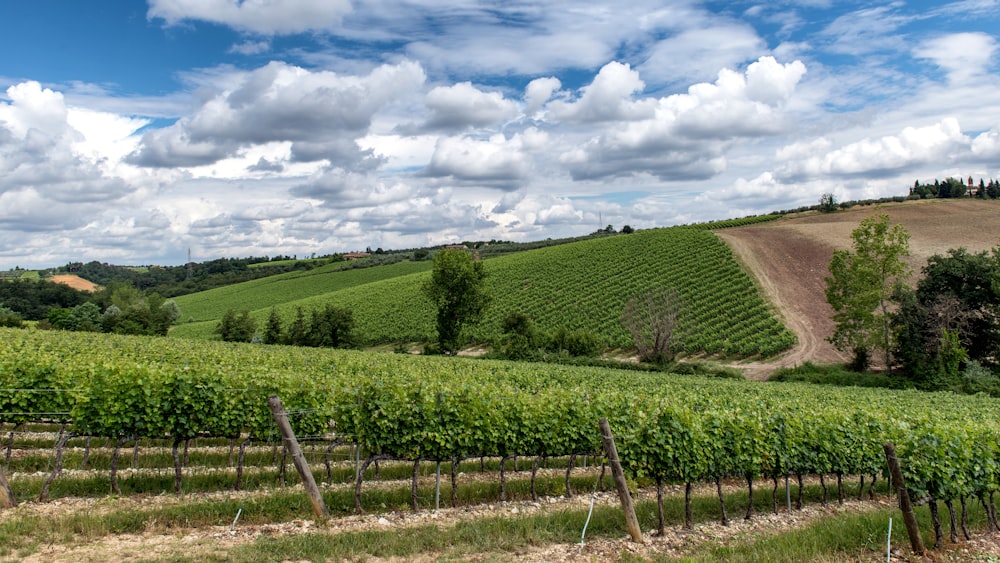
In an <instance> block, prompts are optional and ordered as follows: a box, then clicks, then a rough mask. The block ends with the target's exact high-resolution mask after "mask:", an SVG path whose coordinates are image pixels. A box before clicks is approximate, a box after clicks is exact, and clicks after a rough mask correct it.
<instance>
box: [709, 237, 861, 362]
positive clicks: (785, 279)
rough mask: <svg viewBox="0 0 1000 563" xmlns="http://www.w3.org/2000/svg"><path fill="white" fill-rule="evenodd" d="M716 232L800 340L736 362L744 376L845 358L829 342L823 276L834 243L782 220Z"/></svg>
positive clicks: (830, 329) (829, 311)
mask: <svg viewBox="0 0 1000 563" xmlns="http://www.w3.org/2000/svg"><path fill="white" fill-rule="evenodd" d="M718 235H719V236H720V237H721V238H722V239H723V240H724V241H726V243H728V244H729V246H730V247H731V248H732V249H733V253H734V254H735V255H736V257H737V258H738V259H739V260H740V261H741V262H742V263H743V264H744V265H745V266H746V268H747V269H748V270H749V271H750V272H751V273H752V274H753V276H754V277H755V278H756V279H757V283H758V284H760V286H761V288H762V289H763V290H764V293H765V294H766V295H767V296H768V298H769V299H770V301H771V303H773V304H774V306H775V307H776V308H777V310H778V314H779V315H780V316H781V318H782V320H783V321H784V322H785V325H786V326H787V327H788V328H789V330H791V331H792V332H794V333H795V336H796V338H797V339H798V343H797V344H796V345H795V347H793V348H792V349H791V350H790V351H788V352H786V353H785V354H783V355H781V356H780V357H778V358H775V359H773V360H771V361H767V362H745V363H741V364H737V367H739V368H741V369H743V370H744V373H745V374H746V376H747V378H748V379H755V380H764V379H767V378H768V377H769V376H770V375H771V373H773V372H774V370H775V369H777V368H779V367H789V366H795V365H798V364H801V363H803V362H806V361H813V362H817V363H833V362H841V361H844V360H846V359H847V358H846V357H845V356H844V355H843V354H841V353H840V352H838V351H837V350H836V349H834V348H833V346H832V345H831V344H830V343H829V342H827V340H826V339H827V337H829V336H830V335H831V334H833V321H832V320H831V317H832V315H833V310H832V309H830V306H829V305H828V304H827V303H826V299H825V294H824V291H825V285H824V282H823V276H824V275H825V273H826V269H827V265H828V264H829V262H830V257H831V256H833V250H834V249H833V247H832V246H830V245H827V244H823V243H822V242H818V241H815V240H813V239H811V238H808V237H804V236H802V235H801V234H800V233H798V232H797V231H795V230H794V229H790V228H788V227H786V226H784V225H782V224H778V223H776V224H771V225H766V226H760V227H756V228H741V229H729V230H726V231H720V232H719V233H718Z"/></svg>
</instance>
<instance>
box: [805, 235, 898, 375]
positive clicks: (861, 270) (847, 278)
mask: <svg viewBox="0 0 1000 563" xmlns="http://www.w3.org/2000/svg"><path fill="white" fill-rule="evenodd" d="M851 239H852V240H853V252H850V251H846V250H838V251H835V252H834V253H833V258H832V259H831V260H830V277H828V278H825V280H826V298H827V302H829V303H830V306H831V307H833V310H834V316H833V320H834V322H835V323H836V328H835V329H834V333H833V336H832V337H831V338H830V342H831V343H833V345H834V346H835V347H836V348H837V349H838V350H841V351H850V352H853V353H854V355H855V367H857V368H864V367H866V365H864V364H866V363H867V362H863V361H860V360H862V359H866V358H867V353H868V351H869V350H871V349H873V348H874V349H881V350H883V352H884V354H885V364H886V366H888V367H889V368H890V369H891V366H892V362H891V360H890V355H889V354H890V350H891V349H892V346H893V343H892V338H891V332H890V326H889V323H890V319H889V311H888V308H889V303H890V299H891V297H892V295H893V292H894V290H895V288H896V286H898V285H900V284H901V283H902V280H903V279H904V278H906V276H907V275H908V274H909V267H908V266H907V265H906V262H904V261H903V257H904V256H908V255H909V240H910V235H909V233H907V232H906V229H904V228H903V226H902V225H898V224H897V225H895V226H893V227H890V226H889V216H888V215H878V216H872V217H868V218H866V219H864V220H862V221H861V224H860V225H858V227H857V228H856V229H854V230H853V231H852V232H851Z"/></svg>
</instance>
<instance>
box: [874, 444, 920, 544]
mask: <svg viewBox="0 0 1000 563" xmlns="http://www.w3.org/2000/svg"><path fill="white" fill-rule="evenodd" d="M882 449H884V450H885V460H886V461H887V462H889V474H890V475H892V484H893V486H894V487H896V492H897V493H898V494H897V496H898V497H899V509H900V510H902V511H903V522H904V523H905V524H906V532H907V534H909V536H910V546H911V547H912V548H913V553H915V554H917V555H923V554H924V540H923V539H922V538H921V537H920V527H919V526H918V525H917V515H916V514H915V513H914V512H913V503H912V502H910V493H908V492H907V491H906V483H905V482H904V481H903V471H902V469H900V468H899V459H898V458H897V457H896V446H895V445H893V444H892V443H891V442H886V443H885V444H882Z"/></svg>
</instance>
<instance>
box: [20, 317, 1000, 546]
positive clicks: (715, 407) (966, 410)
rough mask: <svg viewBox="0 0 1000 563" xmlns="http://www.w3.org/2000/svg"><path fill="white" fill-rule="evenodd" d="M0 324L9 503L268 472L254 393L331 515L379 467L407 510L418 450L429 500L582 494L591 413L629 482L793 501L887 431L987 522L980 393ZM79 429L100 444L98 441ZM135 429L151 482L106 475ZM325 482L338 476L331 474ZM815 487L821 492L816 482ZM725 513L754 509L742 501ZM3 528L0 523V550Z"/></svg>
mask: <svg viewBox="0 0 1000 563" xmlns="http://www.w3.org/2000/svg"><path fill="white" fill-rule="evenodd" d="M0 338H2V340H3V342H4V344H5V345H4V347H3V349H2V350H0V389H2V390H3V392H2V393H0V423H2V424H3V429H4V430H6V431H8V432H9V433H10V434H9V437H8V439H7V443H6V444H5V445H6V452H7V455H6V459H5V462H6V463H8V464H9V465H10V469H11V473H10V481H11V487H12V488H13V490H14V492H15V495H16V496H20V497H22V498H23V497H25V495H31V496H36V495H37V496H40V497H42V498H45V497H49V498H56V497H60V496H64V495H66V496H72V495H73V494H74V493H73V491H74V490H75V489H77V488H80V487H84V488H87V487H89V489H88V490H90V491H91V493H89V494H95V493H94V492H93V491H94V490H95V489H96V490H99V491H103V494H106V493H107V492H108V491H110V490H115V491H123V494H128V493H129V492H132V493H133V494H134V493H136V492H165V491H169V490H174V491H179V492H184V491H191V490H204V489H209V490H211V489H213V488H217V489H218V488H221V489H223V490H225V489H232V488H236V489H239V488H245V487H260V486H267V485H266V484H265V485H262V484H261V481H260V479H261V473H260V471H259V470H255V469H254V464H257V465H258V466H259V465H261V464H263V463H264V461H262V460H263V459H266V458H267V457H268V456H270V458H271V459H272V460H277V459H278V458H279V457H281V456H279V455H278V453H277V450H276V449H275V448H274V444H275V443H276V441H277V432H276V429H275V426H274V423H273V418H272V417H271V413H270V411H269V409H268V406H267V397H269V396H271V395H278V396H280V397H281V399H282V400H283V401H284V405H285V409H286V410H287V412H288V413H289V418H290V421H291V423H292V426H293V428H294V430H295V432H296V434H297V435H298V436H299V438H300V440H303V441H304V442H306V443H308V444H311V446H310V448H311V451H312V457H311V459H312V462H313V466H312V471H313V472H314V473H315V474H316V480H317V481H319V482H323V483H327V490H326V491H325V496H326V497H328V499H329V500H328V502H329V503H331V504H332V505H334V506H337V507H340V508H339V510H340V511H342V512H349V511H364V510H372V509H373V508H374V509H376V510H377V509H378V507H380V506H382V507H384V506H398V505H399V504H400V503H401V501H400V498H399V497H396V499H395V500H386V497H385V494H386V493H385V491H384V490H383V489H381V488H378V487H376V488H371V486H370V483H369V487H368V488H366V487H365V484H366V483H368V482H369V480H370V476H371V475H372V468H373V467H376V466H377V465H378V464H379V463H381V464H385V471H395V472H397V474H400V473H402V474H404V475H405V474H406V473H410V474H411V476H412V491H411V495H412V496H410V500H411V501H412V505H413V507H414V508H416V507H418V501H417V499H418V497H420V496H423V498H424V499H426V498H427V496H426V495H427V493H426V488H425V489H423V491H424V492H422V493H418V489H419V487H418V481H419V477H420V476H421V475H424V474H425V473H423V472H426V468H427V466H428V465H430V466H432V467H436V468H437V470H438V471H440V470H441V468H442V467H443V468H444V472H445V476H444V477H443V478H442V480H443V481H445V482H446V484H445V486H444V488H443V490H444V493H443V495H444V496H443V498H444V500H440V499H439V500H436V501H435V503H444V504H448V503H449V502H450V503H462V502H473V500H472V496H475V495H474V494H473V493H470V492H468V491H469V489H468V486H469V483H463V482H462V480H463V479H468V478H469V477H468V475H470V474H472V473H473V472H474V469H473V468H481V469H485V468H486V467H487V460H488V462H489V467H490V468H493V470H495V469H496V468H500V474H499V480H498V482H494V481H491V486H490V488H489V490H488V492H487V493H482V492H480V493H476V494H479V495H480V496H481V495H483V494H485V495H487V496H488V497H492V498H480V500H478V501H477V502H497V501H502V500H505V499H510V498H525V497H527V498H531V499H537V498H539V497H540V496H544V495H548V494H552V492H553V491H558V493H557V494H570V493H572V491H573V490H574V489H575V490H577V491H580V490H587V489H593V488H595V487H597V486H598V482H599V481H602V479H601V475H600V474H599V473H597V472H596V471H597V470H596V467H597V466H600V464H601V463H602V462H601V461H597V460H601V459H602V457H601V444H600V436H599V434H598V433H597V432H596V421H597V420H598V419H600V418H607V419H609V421H610V423H611V426H612V428H614V429H615V432H616V440H617V442H618V451H619V455H620V456H621V459H622V460H623V464H624V465H625V468H626V471H627V473H628V474H629V475H630V476H631V478H633V479H636V480H639V482H647V483H654V484H657V485H659V486H661V487H662V485H663V484H688V483H712V482H715V483H719V482H720V480H733V479H737V480H739V481H740V482H743V483H745V484H746V486H747V488H748V490H749V491H753V487H754V484H755V483H757V484H758V485H759V483H760V482H761V481H766V482H768V483H772V482H773V484H774V489H773V491H772V493H771V495H775V494H776V491H777V488H778V487H777V485H778V480H779V479H784V478H785V477H786V476H790V477H791V480H792V481H793V482H798V483H799V486H798V488H797V491H798V493H797V497H796V499H795V502H796V504H797V505H798V504H800V503H801V502H802V500H801V494H802V491H803V490H804V488H803V487H802V486H801V482H802V481H801V479H802V478H803V476H821V477H825V476H829V477H831V479H835V481H836V484H837V491H836V494H837V496H838V498H839V499H843V498H844V495H845V488H846V487H845V481H846V480H847V479H848V478H852V479H858V480H859V481H860V485H861V491H860V492H864V479H865V478H867V479H868V486H869V487H871V486H872V485H874V483H875V481H876V479H879V480H881V479H883V477H882V476H883V475H884V471H885V470H884V466H885V463H884V456H883V454H882V444H883V443H884V442H886V441H890V442H893V443H895V444H896V446H897V448H898V451H899V455H900V458H901V459H902V460H904V474H905V477H906V479H907V484H908V486H909V488H910V492H911V494H912V495H913V496H914V498H918V499H924V498H931V499H935V500H940V501H942V502H944V503H945V506H946V507H948V508H949V509H951V508H953V506H954V505H953V502H959V503H961V505H962V507H963V509H964V508H965V507H966V503H967V502H969V501H974V502H975V503H979V504H981V505H982V506H984V507H987V510H986V513H987V515H989V520H990V522H991V525H992V523H994V522H995V519H994V518H993V516H992V506H993V497H992V493H993V492H994V491H996V490H997V488H998V487H1000V440H998V438H1000V416H998V413H1000V409H998V406H1000V405H998V403H997V401H995V400H992V399H989V398H985V397H979V396H976V397H956V396H952V395H946V394H940V395H928V394H923V393H918V392H890V391H880V390H855V389H818V388H815V387H809V386H799V385H784V384H768V385H761V384H752V383H746V382H734V381H719V380H703V379H695V378H684V377H682V376H673V377H664V376H663V375H662V374H640V373H633V372H619V371H617V370H608V369H596V368H572V367H563V366H551V365H535V364H518V363H511V362H493V361H482V360H461V359H454V358H434V357H420V356H416V357H414V356H408V355H393V354H373V353H362V352H348V351H323V350H303V349H295V348H288V347H278V346H261V345H256V346H255V345H230V344H224V343H213V342H197V341H184V340H175V339H155V338H134V337H133V338H128V337H114V336H105V335H93V334H83V333H71V334H67V333H52V332H40V331H30V330H13V329H7V330H3V331H0ZM929 405H933V408H929ZM39 424H44V425H46V426H45V428H47V429H48V431H49V432H50V434H51V435H52V438H50V440H51V441H50V442H49V447H50V448H51V447H52V442H58V444H56V450H58V451H61V448H63V447H65V446H66V445H67V443H69V442H68V440H70V439H72V440H75V442H72V443H71V444H75V446H74V447H72V451H71V453H70V454H68V455H67V457H66V458H65V459H63V458H62V457H61V453H56V454H54V459H53V457H51V456H50V457H47V458H45V460H43V461H39V460H38V459H37V458H38V456H37V455H34V454H32V455H28V456H23V455H22V456H12V455H11V454H10V452H11V451H12V450H13V449H14V448H22V447H23V446H25V444H24V443H21V444H19V443H17V441H15V438H14V437H15V435H17V436H18V440H22V441H30V438H27V437H24V436H27V434H25V431H26V430H25V429H26V428H29V427H35V426H37V425H39ZM92 440H93V441H94V443H96V444H98V445H100V447H99V448H98V447H96V446H95V450H94V452H91V451H90V448H89V445H90V444H91V441H92ZM139 441H143V442H142V443H143V444H144V445H143V450H144V451H146V452H147V455H148V454H150V453H153V452H156V454H157V455H159V456H161V458H162V459H163V460H166V465H165V466H162V465H156V467H157V469H156V470H153V471H151V472H152V473H153V476H152V477H150V478H149V479H140V478H137V475H136V474H135V472H134V471H133V472H131V473H129V475H130V477H129V478H128V479H126V480H124V481H123V482H119V480H118V476H117V474H116V472H117V470H118V467H120V466H123V465H125V464H126V461H125V459H126V458H127V457H128V449H129V446H132V447H133V448H135V450H133V460H135V461H133V464H132V467H135V464H136V463H139V464H140V468H141V464H142V463H144V462H140V461H138V460H140V459H147V458H141V457H140V454H139V448H138V447H137V446H136V444H138V443H139ZM84 444H86V445H84ZM191 444H195V447H194V448H193V449H192V453H191V456H192V458H199V459H208V458H212V459H214V460H215V461H213V462H206V463H208V464H209V465H210V466H211V468H210V469H206V470H204V471H200V472H194V473H192V472H191V471H190V470H189V469H185V468H186V467H189V465H188V463H186V462H185V461H184V460H185V458H188V457H189V455H188V453H187V450H188V448H189V446H191ZM262 445H263V448H262ZM204 446H208V448H207V449H206V448H204ZM81 447H83V448H85V449H84V450H83V451H81ZM123 452H124V453H123ZM182 452H184V453H182ZM515 457H516V458H520V459H522V460H528V462H527V463H528V464H530V466H531V478H530V481H527V482H525V481H524V480H523V479H522V480H520V481H519V482H518V483H511V484H510V486H508V483H507V479H508V475H507V473H506V472H505V470H504V469H505V468H506V467H508V465H509V460H512V459H514V458H515ZM12 458H13V459H12ZM32 460H34V461H32ZM71 460H72V461H71ZM84 460H86V461H84ZM223 460H225V461H223ZM331 460H332V461H331ZM469 460H473V462H472V463H471V464H470V461H469ZM548 460H553V462H555V463H558V464H560V466H561V467H563V468H564V470H565V474H564V477H562V478H557V477H555V476H553V474H552V473H551V472H549V473H545V472H544V470H543V469H540V468H544V466H545V465H546V464H547V463H548ZM585 460H586V461H585ZM338 461H339V462H341V463H339V464H338V463H335V462H338ZM68 463H72V464H76V465H75V466H74V468H75V469H77V470H79V471H82V470H83V469H84V468H85V467H87V466H88V464H89V467H90V468H93V469H94V470H96V469H97V468H101V473H100V474H98V473H95V472H94V471H87V472H86V478H85V479H83V480H84V481H86V482H88V483H90V484H89V485H81V483H80V478H78V477H73V476H59V477H56V475H57V474H58V473H59V471H58V469H59V467H60V466H62V465H65V464H68ZM150 463H152V462H150ZM345 464H346V465H345ZM279 465H280V467H281V468H282V469H281V477H280V479H281V480H282V481H283V480H284V479H285V477H284V470H283V468H284V463H283V462H282V463H280V464H278V463H277V462H275V463H274V467H275V468H277V467H279ZM583 465H587V466H588V467H587V468H586V469H584V468H582V467H580V466H583ZM463 466H464V469H463ZM43 467H44V469H42V468H43ZM421 468H423V469H421ZM334 469H336V472H335V471H334ZM39 471H41V474H37V473H36V472H39ZM103 471H107V473H103ZM140 473H141V472H140ZM460 473H461V475H462V477H459V474H460ZM336 475H339V477H336ZM542 475H544V478H540V476H542ZM53 479H54V480H53ZM338 479H339V482H341V483H344V484H345V486H335V485H334V484H333V483H334V482H336V481H338ZM273 480H274V477H270V476H269V477H266V478H264V483H272V482H273ZM449 482H450V485H448V483H449ZM254 483H256V484H254ZM831 483H832V481H831ZM821 484H822V488H823V499H824V501H825V500H826V495H827V482H826V481H825V480H824V481H821ZM130 487H131V488H130ZM425 487H426V485H425ZM437 490H438V491H440V489H437ZM869 490H871V489H869ZM462 491H465V492H462ZM688 491H690V488H688ZM860 492H859V494H860ZM282 494H286V495H288V494H291V493H282ZM439 494H441V493H440V492H436V493H435V496H437V495H439ZM756 494H758V495H759V494H760V492H759V491H758V492H757V493H756ZM852 494H853V493H852ZM462 495H466V496H465V500H464V501H463V496H462ZM469 495H472V496H469ZM279 496H280V495H279ZM402 496H403V498H405V493H403V495H402ZM449 496H450V497H451V498H450V500H449V499H448V497H449ZM744 498H746V496H744ZM402 502H404V503H405V500H404V501H402ZM421 502H422V504H419V506H424V507H425V506H426V500H424V501H421ZM772 502H775V503H776V502H777V500H776V498H772ZM226 506H227V507H228V506H233V505H226ZM295 506H297V507H298V510H300V511H302V512H303V513H300V514H299V515H298V517H305V516H307V515H308V508H307V503H304V500H303V503H302V504H297V505H295ZM726 506H727V505H726V500H725V498H724V496H723V495H722V489H721V487H720V488H719V505H718V512H717V516H718V517H719V518H720V519H726V518H727V516H726V514H727V512H726ZM931 506H932V507H936V506H937V503H936V502H933V503H931ZM758 508H759V507H758ZM729 509H730V510H733V509H734V505H733V504H732V500H730V504H729ZM740 509H741V510H746V511H747V512H746V516H747V517H748V518H749V517H751V516H752V513H753V510H754V504H752V503H750V504H747V503H745V502H744V504H743V505H741V507H740ZM289 510H291V511H292V512H293V513H294V510H295V509H288V508H285V509H282V511H280V513H281V516H280V517H285V518H295V517H296V516H295V515H294V514H289ZM231 516H232V514H230V517H231ZM214 518H215V520H214V521H215V522H218V521H219V518H221V516H218V515H217V516H215V517H214ZM963 520H964V519H963ZM953 522H954V520H953ZM963 525H964V523H963ZM956 529H957V528H955V527H953V534H954V533H957V532H955V531H954V530H956ZM9 533H11V532H10V531H9V530H8V531H6V532H5V531H4V528H3V526H2V523H0V540H2V541H0V545H4V544H7V542H8V541H9V540H11V537H4V536H3V535H4V534H9Z"/></svg>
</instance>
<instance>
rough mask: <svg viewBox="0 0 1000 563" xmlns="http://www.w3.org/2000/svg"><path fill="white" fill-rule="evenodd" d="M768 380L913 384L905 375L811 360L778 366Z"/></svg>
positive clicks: (900, 386) (884, 385)
mask: <svg viewBox="0 0 1000 563" xmlns="http://www.w3.org/2000/svg"><path fill="white" fill-rule="evenodd" d="M768 381H772V382H784V383H814V384H818V385H835V386H839V387H850V386H853V387H882V388H886V389H906V388H909V387H912V386H913V385H912V383H911V382H910V381H908V380H907V379H905V378H903V377H897V376H889V375H886V374H884V373H859V372H858V371H857V370H854V369H846V368H844V367H843V366H840V365H816V364H813V363H811V362H805V363H804V364H802V365H798V366H795V367H790V368H778V369H777V370H776V371H775V372H774V374H772V375H771V377H770V378H768Z"/></svg>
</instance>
